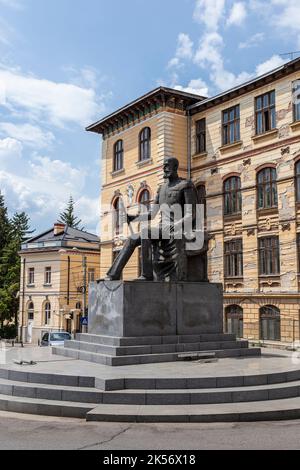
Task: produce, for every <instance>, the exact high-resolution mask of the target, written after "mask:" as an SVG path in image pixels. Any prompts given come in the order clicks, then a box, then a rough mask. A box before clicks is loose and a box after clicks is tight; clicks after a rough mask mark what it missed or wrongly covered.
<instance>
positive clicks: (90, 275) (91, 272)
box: [88, 269, 95, 283]
mask: <svg viewBox="0 0 300 470" xmlns="http://www.w3.org/2000/svg"><path fill="white" fill-rule="evenodd" d="M88 280H89V283H90V282H95V269H89V271H88Z"/></svg>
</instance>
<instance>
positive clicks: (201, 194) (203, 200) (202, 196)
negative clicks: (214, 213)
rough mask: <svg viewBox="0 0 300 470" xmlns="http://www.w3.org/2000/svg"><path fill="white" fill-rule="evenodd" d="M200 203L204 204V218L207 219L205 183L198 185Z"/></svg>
mask: <svg viewBox="0 0 300 470" xmlns="http://www.w3.org/2000/svg"><path fill="white" fill-rule="evenodd" d="M197 195H198V204H201V205H203V206H204V218H205V219H206V188H205V185H204V184H199V186H197Z"/></svg>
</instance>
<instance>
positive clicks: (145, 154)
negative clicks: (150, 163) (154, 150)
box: [140, 127, 151, 162]
mask: <svg viewBox="0 0 300 470" xmlns="http://www.w3.org/2000/svg"><path fill="white" fill-rule="evenodd" d="M150 158H151V129H150V127H145V129H143V130H142V131H141V133H140V161H141V162H143V161H144V160H150Z"/></svg>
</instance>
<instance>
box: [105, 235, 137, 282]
mask: <svg viewBox="0 0 300 470" xmlns="http://www.w3.org/2000/svg"><path fill="white" fill-rule="evenodd" d="M140 245H141V237H140V236H137V235H134V236H132V237H129V238H128V240H126V242H125V245H124V246H123V248H122V250H121V251H120V253H119V254H118V256H117V258H116V259H115V261H114V263H113V265H112V267H111V268H110V270H109V271H108V273H107V277H108V279H110V280H111V281H118V280H120V279H121V277H122V272H123V269H124V268H125V266H126V264H127V263H128V261H129V260H130V258H131V256H132V255H133V253H134V250H135V249H136V248H137V247H138V246H140Z"/></svg>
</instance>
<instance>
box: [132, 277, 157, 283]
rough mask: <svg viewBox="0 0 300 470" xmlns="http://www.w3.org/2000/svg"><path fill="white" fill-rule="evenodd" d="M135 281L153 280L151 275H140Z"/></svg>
mask: <svg viewBox="0 0 300 470" xmlns="http://www.w3.org/2000/svg"><path fill="white" fill-rule="evenodd" d="M135 281H145V282H151V281H153V277H145V276H140V277H138V278H137V279H135Z"/></svg>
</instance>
